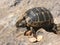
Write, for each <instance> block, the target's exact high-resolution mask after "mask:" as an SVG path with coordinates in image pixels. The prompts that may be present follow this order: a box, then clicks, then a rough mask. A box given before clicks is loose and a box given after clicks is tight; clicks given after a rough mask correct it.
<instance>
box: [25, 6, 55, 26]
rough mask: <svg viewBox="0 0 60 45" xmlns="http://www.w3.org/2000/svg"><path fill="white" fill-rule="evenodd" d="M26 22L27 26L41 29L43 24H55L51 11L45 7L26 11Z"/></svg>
mask: <svg viewBox="0 0 60 45" xmlns="http://www.w3.org/2000/svg"><path fill="white" fill-rule="evenodd" d="M25 20H26V23H27V26H33V27H39V26H40V25H42V23H48V24H51V23H54V20H53V16H52V14H51V13H50V11H49V10H48V9H46V8H44V7H36V8H32V9H29V10H28V11H26V16H25Z"/></svg>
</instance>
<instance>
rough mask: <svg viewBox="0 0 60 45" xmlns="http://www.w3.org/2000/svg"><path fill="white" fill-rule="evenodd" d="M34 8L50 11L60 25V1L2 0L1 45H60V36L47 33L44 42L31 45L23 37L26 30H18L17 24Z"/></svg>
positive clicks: (31, 44)
mask: <svg viewBox="0 0 60 45" xmlns="http://www.w3.org/2000/svg"><path fill="white" fill-rule="evenodd" d="M33 7H45V8H47V9H49V10H50V12H51V13H52V15H53V17H54V22H55V23H56V24H59V23H60V0H0V45H37V44H38V45H60V35H56V34H54V33H52V32H47V31H45V32H44V33H43V35H44V39H43V40H42V41H40V42H37V43H31V42H29V40H28V38H27V37H26V36H24V35H23V34H24V32H25V31H26V29H25V28H22V29H19V30H16V26H15V24H16V22H17V21H18V20H19V19H21V18H22V17H23V16H24V13H25V12H26V11H27V10H28V9H30V8H33ZM17 35H19V37H17Z"/></svg>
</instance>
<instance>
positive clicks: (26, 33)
mask: <svg viewBox="0 0 60 45" xmlns="http://www.w3.org/2000/svg"><path fill="white" fill-rule="evenodd" d="M24 35H25V36H30V35H32V31H31V30H29V31H26V32H25V33H24Z"/></svg>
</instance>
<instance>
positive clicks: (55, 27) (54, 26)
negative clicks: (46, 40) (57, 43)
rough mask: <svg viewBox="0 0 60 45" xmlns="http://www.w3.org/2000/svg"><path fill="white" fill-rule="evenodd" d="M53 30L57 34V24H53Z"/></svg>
mask: <svg viewBox="0 0 60 45" xmlns="http://www.w3.org/2000/svg"><path fill="white" fill-rule="evenodd" d="M52 26H53V27H52V32H54V33H55V34H56V31H57V25H56V24H54V23H53V24H52Z"/></svg>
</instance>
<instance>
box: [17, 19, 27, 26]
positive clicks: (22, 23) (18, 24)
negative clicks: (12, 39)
mask: <svg viewBox="0 0 60 45" xmlns="http://www.w3.org/2000/svg"><path fill="white" fill-rule="evenodd" d="M16 27H26V21H25V20H22V21H17V23H16Z"/></svg>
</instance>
